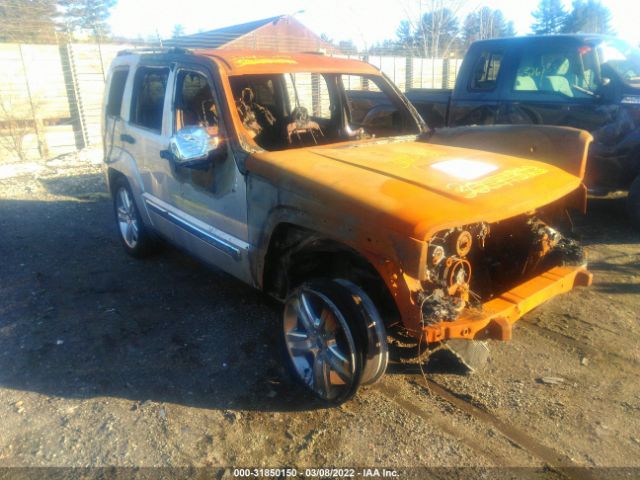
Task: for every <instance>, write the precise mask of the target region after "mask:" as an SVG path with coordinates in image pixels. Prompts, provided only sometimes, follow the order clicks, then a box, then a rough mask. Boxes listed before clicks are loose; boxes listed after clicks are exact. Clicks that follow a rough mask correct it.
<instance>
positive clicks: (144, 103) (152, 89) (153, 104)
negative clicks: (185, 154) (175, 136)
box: [131, 67, 169, 132]
mask: <svg viewBox="0 0 640 480" xmlns="http://www.w3.org/2000/svg"><path fill="white" fill-rule="evenodd" d="M168 79H169V69H168V68H150V67H142V68H139V69H138V71H137V72H136V81H135V84H134V87H133V100H132V104H131V123H135V124H137V125H140V126H141V127H145V128H148V129H151V130H155V131H157V132H160V130H161V129H162V114H163V110H164V97H165V94H166V91H167V81H168Z"/></svg>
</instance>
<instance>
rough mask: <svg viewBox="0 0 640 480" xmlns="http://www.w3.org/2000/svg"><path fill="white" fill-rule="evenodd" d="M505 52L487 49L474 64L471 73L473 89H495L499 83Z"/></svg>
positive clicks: (471, 86) (470, 86)
mask: <svg viewBox="0 0 640 480" xmlns="http://www.w3.org/2000/svg"><path fill="white" fill-rule="evenodd" d="M503 56H504V53H503V52H501V51H491V50H485V51H484V52H482V53H481V54H480V57H479V58H478V60H477V61H476V63H475V65H474V66H473V72H472V75H471V83H470V85H469V88H471V90H485V91H486V90H493V89H494V88H496V85H497V83H498V74H499V73H500V65H501V64H502V57H503Z"/></svg>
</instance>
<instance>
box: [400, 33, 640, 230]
mask: <svg viewBox="0 0 640 480" xmlns="http://www.w3.org/2000/svg"><path fill="white" fill-rule="evenodd" d="M406 96H407V98H408V99H409V100H410V101H411V102H412V103H413V105H414V106H415V107H416V109H417V110H418V112H419V113H420V114H421V115H422V118H423V119H424V120H425V122H426V123H427V125H429V127H431V128H435V129H437V128H440V127H445V126H446V127H458V126H463V125H497V124H508V125H514V124H523V125H527V124H528V125H531V124H534V125H560V126H570V127H575V128H580V129H583V130H587V131H589V132H590V133H591V134H592V135H593V137H594V142H593V143H592V145H591V148H590V151H589V162H588V166H587V174H586V184H587V186H588V187H589V189H590V190H591V191H592V192H593V193H596V194H606V193H608V192H611V191H615V190H629V200H628V204H629V210H630V213H631V216H632V218H633V219H634V220H635V221H636V222H637V223H639V224H640V176H639V174H640V50H638V49H637V48H633V47H631V46H630V45H629V44H627V43H625V42H623V41H621V40H619V39H615V38H611V37H605V36H598V35H554V36H529V37H516V38H500V39H492V40H484V41H479V42H476V43H474V44H472V45H471V47H470V49H469V51H468V52H467V54H466V55H465V58H464V61H463V63H462V66H461V69H460V71H459V73H458V77H457V81H456V85H455V88H454V89H453V91H452V90H431V89H429V90H427V89H412V90H409V91H408V92H407V94H406Z"/></svg>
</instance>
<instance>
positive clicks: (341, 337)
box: [282, 279, 388, 405]
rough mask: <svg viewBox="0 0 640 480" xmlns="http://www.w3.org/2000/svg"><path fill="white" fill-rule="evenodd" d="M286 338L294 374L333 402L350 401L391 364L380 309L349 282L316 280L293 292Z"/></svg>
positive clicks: (286, 317)
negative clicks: (362, 386)
mask: <svg viewBox="0 0 640 480" xmlns="http://www.w3.org/2000/svg"><path fill="white" fill-rule="evenodd" d="M381 335H382V337H380V336H381ZM282 338H283V340H284V342H283V343H284V353H285V362H286V363H287V366H288V367H289V370H290V371H291V373H292V376H293V377H294V378H296V380H298V381H299V382H301V383H302V384H303V385H304V386H305V387H306V389H307V390H308V391H309V392H311V393H312V394H313V395H314V396H315V397H316V398H318V399H320V400H321V401H323V402H325V403H328V404H332V405H337V404H340V403H342V402H344V401H346V400H349V399H350V398H351V397H353V395H354V394H355V393H356V391H357V390H358V388H359V386H360V385H361V384H369V383H373V382H375V381H377V380H378V379H379V378H380V377H381V376H382V374H383V373H384V370H385V369H386V366H387V361H388V350H387V344H386V340H387V339H386V333H385V332H384V326H382V321H381V320H380V317H379V315H378V313H377V310H376V309H375V307H374V306H373V302H371V300H370V299H369V298H368V297H367V296H366V295H365V294H364V292H363V291H362V290H361V289H360V288H359V287H357V286H356V285H354V284H353V283H351V282H349V281H347V280H325V279H320V280H313V281H309V282H306V283H303V284H302V285H300V286H299V287H298V288H296V289H295V290H293V291H292V292H291V293H290V294H289V296H288V297H287V300H286V302H285V308H284V317H283V333H282Z"/></svg>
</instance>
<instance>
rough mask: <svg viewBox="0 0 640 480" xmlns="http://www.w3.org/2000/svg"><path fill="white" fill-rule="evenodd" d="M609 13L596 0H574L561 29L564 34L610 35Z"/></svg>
mask: <svg viewBox="0 0 640 480" xmlns="http://www.w3.org/2000/svg"><path fill="white" fill-rule="evenodd" d="M610 22H611V12H610V11H609V9H608V8H607V7H605V6H604V5H602V3H600V2H599V1H598V0H586V1H584V0H574V2H573V10H572V11H571V13H570V14H569V15H568V16H567V20H566V22H565V24H564V28H563V29H562V31H563V32H565V33H605V34H612V33H613V31H612V30H611V25H610Z"/></svg>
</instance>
